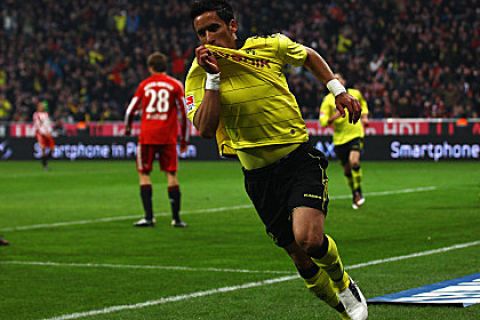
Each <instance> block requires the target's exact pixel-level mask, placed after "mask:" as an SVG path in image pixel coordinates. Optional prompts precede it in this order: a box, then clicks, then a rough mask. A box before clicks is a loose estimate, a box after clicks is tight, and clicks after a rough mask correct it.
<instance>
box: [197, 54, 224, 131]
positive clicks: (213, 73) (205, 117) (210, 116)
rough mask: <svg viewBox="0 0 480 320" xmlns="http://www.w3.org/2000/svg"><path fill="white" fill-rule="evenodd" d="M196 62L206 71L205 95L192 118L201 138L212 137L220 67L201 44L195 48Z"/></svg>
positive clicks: (215, 125)
mask: <svg viewBox="0 0 480 320" xmlns="http://www.w3.org/2000/svg"><path fill="white" fill-rule="evenodd" d="M195 57H196V59H197V62H198V64H199V65H200V66H201V67H202V68H204V69H205V71H206V72H207V80H206V82H205V95H204V96H203V101H202V103H201V104H200V106H199V107H198V110H197V112H196V114H195V117H194V118H193V124H194V125H195V127H196V128H197V129H198V131H199V132H200V135H201V136H202V137H203V138H208V139H210V138H214V137H215V133H216V131H217V128H218V123H219V120H220V92H219V91H220V68H219V67H218V62H217V59H216V58H215V57H214V56H213V55H212V53H211V52H210V51H209V50H208V49H207V48H205V46H203V45H201V46H199V47H198V48H196V49H195Z"/></svg>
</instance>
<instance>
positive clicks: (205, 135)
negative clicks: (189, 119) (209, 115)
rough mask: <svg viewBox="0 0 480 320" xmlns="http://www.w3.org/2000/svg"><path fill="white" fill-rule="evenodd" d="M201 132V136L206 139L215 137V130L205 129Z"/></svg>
mask: <svg viewBox="0 0 480 320" xmlns="http://www.w3.org/2000/svg"><path fill="white" fill-rule="evenodd" d="M199 133H200V137H202V138H205V139H213V138H215V130H208V129H204V130H200V131H199Z"/></svg>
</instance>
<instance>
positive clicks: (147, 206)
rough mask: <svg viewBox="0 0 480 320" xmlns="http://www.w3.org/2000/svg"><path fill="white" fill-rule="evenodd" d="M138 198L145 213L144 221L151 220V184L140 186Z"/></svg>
mask: <svg viewBox="0 0 480 320" xmlns="http://www.w3.org/2000/svg"><path fill="white" fill-rule="evenodd" d="M140 196H141V198H142V204H143V210H144V211H145V219H147V220H153V208H152V185H151V184H144V185H141V186H140Z"/></svg>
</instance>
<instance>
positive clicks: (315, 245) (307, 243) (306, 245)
mask: <svg viewBox="0 0 480 320" xmlns="http://www.w3.org/2000/svg"><path fill="white" fill-rule="evenodd" d="M297 242H298V245H299V246H300V247H301V248H302V249H303V250H304V251H305V252H306V253H307V254H308V255H309V256H313V255H314V254H315V253H316V252H318V251H319V250H320V249H321V247H322V244H323V234H311V235H306V236H304V237H301V238H300V239H298V240H297Z"/></svg>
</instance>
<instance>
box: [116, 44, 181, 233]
mask: <svg viewBox="0 0 480 320" xmlns="http://www.w3.org/2000/svg"><path fill="white" fill-rule="evenodd" d="M147 65H148V70H149V72H150V74H151V76H150V77H148V78H147V79H145V80H144V81H142V82H141V83H140V85H139V86H138V88H137V90H136V92H135V95H134V97H133V98H132V100H131V102H130V104H129V105H128V108H127V111H126V113H125V134H126V135H127V136H128V135H130V133H131V128H132V127H131V125H132V121H133V118H134V115H135V112H136V111H137V110H138V109H140V108H141V112H142V118H141V129H140V135H139V139H138V150H137V170H138V175H139V179H140V197H141V199H142V204H143V208H144V212H145V217H144V218H142V219H140V220H139V221H137V222H136V223H135V224H134V225H135V226H136V227H153V226H154V225H155V218H154V216H153V205H152V181H151V179H150V172H151V171H152V165H153V161H154V159H155V157H156V156H157V155H158V159H159V164H160V169H161V170H162V171H164V172H165V173H166V175H167V186H168V198H169V199H170V205H171V209H172V226H174V227H181V228H183V227H186V226H187V224H186V223H185V222H183V221H182V220H181V219H180V200H181V193H180V187H179V182H178V178H177V165H178V157H177V136H178V122H179V121H178V118H177V115H178V114H179V115H180V116H181V118H180V123H181V139H180V152H185V151H186V150H187V144H188V129H187V120H186V115H185V102H184V101H185V100H184V90H183V85H182V84H181V83H180V82H179V81H178V80H176V79H174V78H173V77H170V76H168V75H167V74H166V73H165V71H166V70H167V58H166V56H165V55H164V54H162V53H159V52H155V53H152V54H151V55H150V56H149V57H148V59H147Z"/></svg>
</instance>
